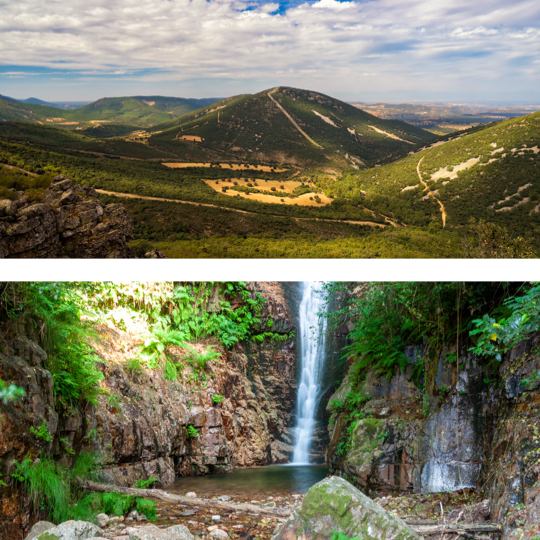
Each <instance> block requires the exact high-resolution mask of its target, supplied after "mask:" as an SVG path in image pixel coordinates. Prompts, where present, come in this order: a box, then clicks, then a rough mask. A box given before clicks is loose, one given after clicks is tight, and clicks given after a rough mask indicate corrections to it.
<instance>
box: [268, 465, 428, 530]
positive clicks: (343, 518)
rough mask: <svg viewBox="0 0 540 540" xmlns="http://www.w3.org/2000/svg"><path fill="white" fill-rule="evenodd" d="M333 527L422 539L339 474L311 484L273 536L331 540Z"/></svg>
mask: <svg viewBox="0 0 540 540" xmlns="http://www.w3.org/2000/svg"><path fill="white" fill-rule="evenodd" d="M334 531H337V532H341V533H344V534H346V535H347V536H348V537H349V538H353V537H354V538H362V539H364V540H379V539H380V538H384V539H385V540H420V537H419V536H418V535H417V534H416V533H415V532H414V531H413V530H411V529H410V528H409V527H408V526H407V525H406V524H405V523H404V522H403V521H402V520H401V519H399V518H397V517H395V516H393V515H392V514H390V513H389V512H387V511H386V510H385V509H384V508H383V507H382V506H380V505H378V504H377V503H375V502H374V501H372V500H371V499H370V498H369V497H366V495H364V494H363V493H362V492H360V491H359V490H358V489H356V488H355V487H354V486H353V485H352V484H350V483H349V482H347V481H346V480H344V479H343V478H338V477H337V476H333V477H331V478H326V479H324V480H322V481H321V482H319V483H318V484H315V485H314V486H313V487H312V488H310V490H309V491H308V492H307V493H306V495H305V496H304V499H303V501H302V507H301V508H300V509H299V510H297V511H296V512H294V513H293V515H292V516H291V517H290V518H289V519H288V520H287V522H285V524H284V525H283V527H282V528H281V530H280V531H279V532H278V533H277V534H276V535H275V536H274V537H273V539H272V540H297V539H302V540H314V539H315V538H323V539H324V540H328V539H330V538H331V537H332V534H333V532H334Z"/></svg>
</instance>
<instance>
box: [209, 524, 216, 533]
mask: <svg viewBox="0 0 540 540" xmlns="http://www.w3.org/2000/svg"><path fill="white" fill-rule="evenodd" d="M216 529H219V525H210V527H208V529H207V530H208V531H209V532H212V531H215V530H216Z"/></svg>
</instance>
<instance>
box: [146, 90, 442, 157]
mask: <svg viewBox="0 0 540 540" xmlns="http://www.w3.org/2000/svg"><path fill="white" fill-rule="evenodd" d="M151 131H153V132H154V135H152V136H151V137H150V141H149V143H150V144H152V145H153V146H155V147H159V148H161V149H162V150H166V151H167V152H171V153H176V154H177V155H178V156H179V157H184V158H186V159H189V158H190V156H191V154H192V152H193V150H194V149H195V148H196V149H197V152H198V153H199V154H200V155H201V159H206V160H209V161H216V160H223V159H229V160H230V159H250V160H253V161H259V162H270V161H277V162H280V163H289V164H292V165H297V166H301V167H321V166H328V165H332V166H334V167H336V166H337V167H340V168H365V167H368V166H373V165H375V164H380V163H381V162H383V161H385V160H387V159H389V158H390V157H391V156H393V155H394V156H395V155H397V154H399V153H400V152H403V151H404V150H405V149H407V148H416V145H418V144H423V143H425V142H427V141H429V140H431V139H433V138H434V137H435V136H434V135H433V134H431V133H428V132H427V131H424V130H423V129H420V128H416V127H414V126H411V125H409V124H406V123H405V122H401V121H396V120H383V119H380V118H377V117H375V116H373V115H371V114H369V113H366V112H364V111H362V110H360V109H358V108H356V107H354V106H352V105H349V104H348V103H345V102H343V101H340V100H338V99H334V98H332V97H329V96H326V95H324V94H320V93H318V92H312V91H309V90H300V89H296V88H288V87H278V88H272V89H269V90H265V91H263V92H260V93H258V94H255V95H246V96H236V97H234V98H228V99H226V100H223V101H220V102H216V103H213V104H212V106H211V107H208V108H206V109H203V110H198V111H195V112H192V113H189V114H187V115H185V116H183V117H181V118H179V119H177V120H174V121H172V122H168V123H165V124H161V125H157V126H154V127H153V128H152V130H151ZM156 132H159V133H156Z"/></svg>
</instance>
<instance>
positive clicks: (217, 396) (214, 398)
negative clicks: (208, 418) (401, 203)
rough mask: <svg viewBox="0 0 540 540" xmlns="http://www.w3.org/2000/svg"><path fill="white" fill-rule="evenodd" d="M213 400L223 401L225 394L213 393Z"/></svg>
mask: <svg viewBox="0 0 540 540" xmlns="http://www.w3.org/2000/svg"><path fill="white" fill-rule="evenodd" d="M212 401H213V402H214V403H222V402H223V396H222V395H221V394H212Z"/></svg>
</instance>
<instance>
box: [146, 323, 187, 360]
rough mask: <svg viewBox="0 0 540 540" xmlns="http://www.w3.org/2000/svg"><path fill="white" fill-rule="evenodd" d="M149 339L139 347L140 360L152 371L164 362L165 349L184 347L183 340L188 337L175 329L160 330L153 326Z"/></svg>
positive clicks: (183, 332)
mask: <svg viewBox="0 0 540 540" xmlns="http://www.w3.org/2000/svg"><path fill="white" fill-rule="evenodd" d="M151 332H152V333H151V335H150V337H149V338H147V339H145V341H144V345H143V346H142V347H141V352H140V359H141V360H142V361H143V362H144V363H145V364H146V365H147V367H149V368H150V369H154V368H156V367H157V366H158V364H160V363H161V362H162V361H163V360H165V353H166V349H167V347H171V346H179V347H182V346H185V343H184V342H185V340H186V338H187V337H188V336H187V334H186V332H185V331H183V330H177V329H175V328H170V327H169V328H162V327H160V326H155V327H154V328H152V330H151Z"/></svg>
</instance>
